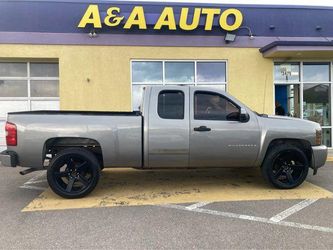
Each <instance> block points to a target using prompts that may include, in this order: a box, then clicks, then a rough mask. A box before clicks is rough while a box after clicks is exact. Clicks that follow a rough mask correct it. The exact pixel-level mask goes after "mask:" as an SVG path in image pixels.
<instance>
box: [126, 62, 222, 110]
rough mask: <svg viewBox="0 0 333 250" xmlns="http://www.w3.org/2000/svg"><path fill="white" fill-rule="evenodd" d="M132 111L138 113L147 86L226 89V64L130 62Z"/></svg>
mask: <svg viewBox="0 0 333 250" xmlns="http://www.w3.org/2000/svg"><path fill="white" fill-rule="evenodd" d="M131 72H132V76H131V77H132V108H133V110H138V109H139V108H140V104H141V101H142V94H143V88H144V87H145V86H149V85H156V84H158V85H177V84H178V85H179V84H181V85H193V86H194V85H200V86H210V87H215V88H219V89H222V90H226V83H227V77H226V61H222V60H218V61H216V60H212V61H211V60H210V61H206V60H205V61H203V60H200V61H188V60H186V61H180V60H153V61H152V60H149V61H144V60H133V61H132V62H131Z"/></svg>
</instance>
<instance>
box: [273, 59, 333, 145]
mask: <svg viewBox="0 0 333 250" xmlns="http://www.w3.org/2000/svg"><path fill="white" fill-rule="evenodd" d="M331 71H332V62H292V63H275V65H274V73H275V74H274V82H275V113H276V114H277V115H286V116H294V117H299V118H303V119H306V120H310V121H314V122H317V123H319V124H320V125H321V126H322V128H323V143H324V144H325V145H327V146H329V147H331V146H332V143H331V141H332V135H331V129H332V123H331V116H332V107H331V106H332V101H331V96H332V87H331V86H332V77H331ZM301 103H302V105H300V104H301Z"/></svg>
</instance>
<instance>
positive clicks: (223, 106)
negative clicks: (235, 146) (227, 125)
mask: <svg viewBox="0 0 333 250" xmlns="http://www.w3.org/2000/svg"><path fill="white" fill-rule="evenodd" d="M239 113H240V111H239V108H238V107H237V106H236V105H235V104H234V103H232V102H231V101H229V100H228V99H226V98H225V97H223V96H222V95H219V94H215V93H210V92H195V94H194V119H196V120H220V121H239Z"/></svg>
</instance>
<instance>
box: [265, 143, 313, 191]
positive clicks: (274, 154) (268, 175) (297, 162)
mask: <svg viewBox="0 0 333 250" xmlns="http://www.w3.org/2000/svg"><path fill="white" fill-rule="evenodd" d="M261 172H262V175H263V177H264V179H265V180H266V181H267V182H268V183H270V184H271V185H273V186H274V187H276V188H280V189H291V188H295V187H297V186H299V185H301V184H302V183H303V182H304V181H305V179H306V177H307V175H308V172H309V160H308V158H307V157H306V155H305V153H304V152H303V151H302V150H300V149H299V148H297V147H295V146H293V145H289V144H281V145H278V146H275V147H273V148H272V149H270V150H269V152H268V153H267V155H266V158H265V160H264V162H263V164H262V166H261Z"/></svg>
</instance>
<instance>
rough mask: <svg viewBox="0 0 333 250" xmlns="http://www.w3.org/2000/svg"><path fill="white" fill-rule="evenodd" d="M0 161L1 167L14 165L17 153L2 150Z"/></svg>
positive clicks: (15, 164)
mask: <svg viewBox="0 0 333 250" xmlns="http://www.w3.org/2000/svg"><path fill="white" fill-rule="evenodd" d="M0 163H1V165H2V166H3V167H16V166H17V155H16V153H15V152H13V151H7V150H5V151H2V152H1V153H0Z"/></svg>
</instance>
